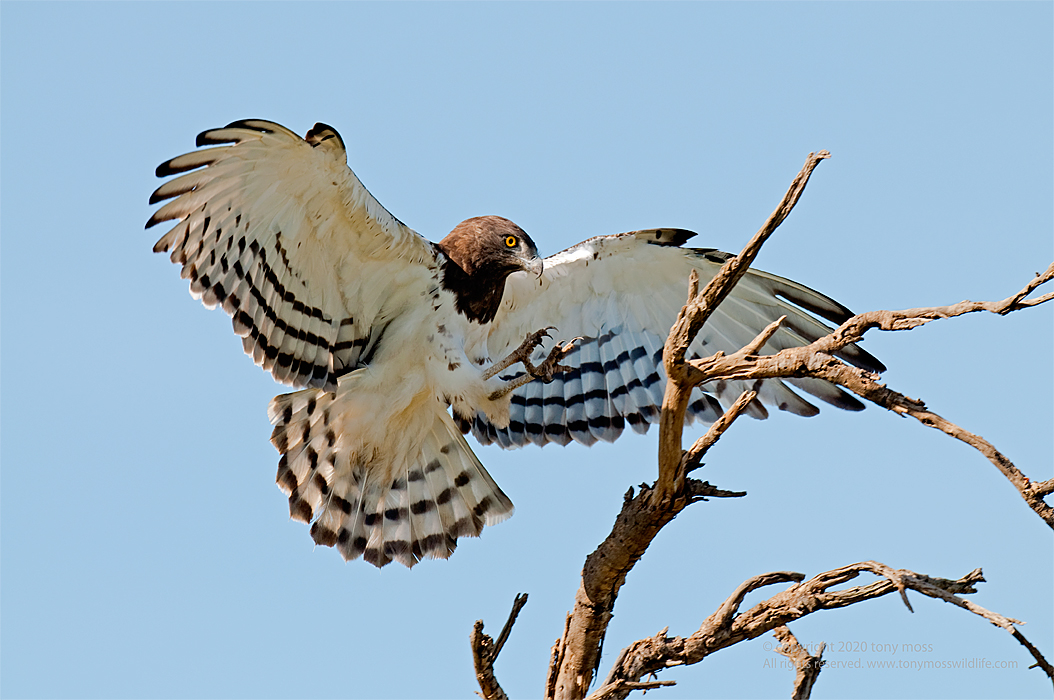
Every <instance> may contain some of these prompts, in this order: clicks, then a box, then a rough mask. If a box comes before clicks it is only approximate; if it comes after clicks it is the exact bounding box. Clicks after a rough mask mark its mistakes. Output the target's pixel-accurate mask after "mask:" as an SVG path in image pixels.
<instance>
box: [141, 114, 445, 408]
mask: <svg viewBox="0 0 1054 700" xmlns="http://www.w3.org/2000/svg"><path fill="white" fill-rule="evenodd" d="M210 144H229V145H222V146H219V147H217V148H207V149H203V150H199V151H194V152H192V153H188V154H186V155H182V156H178V157H176V158H173V159H172V160H170V161H168V162H167V163H164V164H162V165H161V166H159V167H158V169H157V174H158V176H159V177H166V176H169V175H178V177H176V178H174V179H172V180H169V181H168V182H166V183H164V184H163V185H161V186H160V187H159V188H158V189H157V190H156V191H155V192H154V194H153V196H152V197H151V198H150V201H151V203H152V204H153V203H157V202H161V201H164V200H166V199H171V200H172V201H170V202H168V203H167V204H165V205H164V206H162V207H161V208H160V209H158V210H157V212H155V213H154V215H153V216H152V217H151V218H150V220H149V221H148V222H147V228H149V227H151V226H153V225H155V224H158V223H160V222H162V221H167V220H176V221H177V222H178V223H177V224H176V225H175V227H173V228H172V229H171V230H170V231H169V232H168V233H166V234H165V235H164V236H163V237H162V238H161V239H160V240H159V241H158V242H157V244H156V245H155V246H154V250H155V251H157V252H161V251H165V252H170V253H171V258H172V261H173V262H175V263H178V264H180V265H182V268H183V269H182V275H183V277H184V278H189V279H190V281H191V293H192V294H193V295H194V296H195V297H197V298H200V299H201V300H202V302H203V303H204V304H205V305H206V306H208V307H210V308H212V307H215V306H216V305H222V306H223V309H224V311H226V312H227V313H228V314H229V315H230V316H231V317H232V319H233V322H234V329H235V332H236V333H237V334H238V335H240V336H242V337H243V339H244V342H243V345H244V348H245V351H246V353H248V354H250V355H252V357H253V360H254V361H255V362H256V364H258V365H261V366H262V367H263V368H264V369H266V370H268V371H270V372H271V373H272V374H273V375H274V377H275V379H277V380H278V381H280V382H283V383H286V384H291V385H294V386H315V387H325V388H329V389H332V388H334V387H335V385H336V380H337V379H338V378H339V377H340V376H343V375H344V374H346V373H347V372H350V371H351V370H353V369H355V368H356V367H357V366H359V365H360V364H361V360H362V358H363V357H364V356H365V355H366V354H367V353H368V351H369V349H370V347H371V345H370V344H371V339H372V340H374V341H375V340H376V338H375V337H374V336H375V329H374V327H373V326H374V324H375V322H376V321H377V320H378V319H379V318H384V317H388V318H390V317H391V316H392V315H393V313H394V312H397V310H395V309H393V308H392V306H393V305H394V304H400V303H406V302H407V300H408V299H411V298H417V297H419V296H420V294H422V293H424V292H426V291H427V290H428V289H429V288H430V287H434V285H435V279H436V274H437V269H436V263H435V251H434V248H433V246H432V244H431V243H429V242H428V241H427V240H425V239H424V238H423V237H421V236H420V235H418V234H417V233H415V232H414V231H413V230H412V229H410V228H409V227H407V226H406V225H405V224H403V223H402V222H401V221H399V220H398V219H396V218H395V217H394V216H392V215H391V214H390V213H389V212H388V211H387V210H386V209H385V208H384V207H382V206H381V204H380V203H379V202H378V201H377V200H376V199H374V197H373V195H371V194H370V193H369V191H367V189H366V188H365V187H364V186H363V185H362V183H361V182H360V181H359V179H358V177H356V176H355V173H354V172H352V171H351V169H350V168H348V166H347V153H346V152H345V149H344V143H343V141H342V140H341V138H340V136H339V135H338V134H337V132H336V131H335V130H334V129H332V128H331V127H327V126H325V125H323V124H316V125H315V127H314V128H313V129H312V130H311V131H309V132H308V135H307V138H306V139H303V138H300V137H299V136H298V135H296V134H294V133H293V132H292V131H289V130H288V129H286V128H285V127H282V126H279V125H278V124H274V123H273V122H268V121H262V120H244V121H240V122H234V123H232V124H230V125H228V126H227V127H225V128H222V129H214V130H211V131H206V132H204V133H202V134H201V135H199V136H198V146H204V145H210ZM188 171H189V172H188ZM396 282H398V286H399V290H398V291H399V293H396V294H392V293H391V289H392V287H393V286H395V285H396Z"/></svg>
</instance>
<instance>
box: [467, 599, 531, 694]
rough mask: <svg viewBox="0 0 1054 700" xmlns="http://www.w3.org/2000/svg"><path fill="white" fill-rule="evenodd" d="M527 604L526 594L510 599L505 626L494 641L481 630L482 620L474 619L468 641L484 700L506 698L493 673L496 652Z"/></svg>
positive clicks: (496, 658)
mask: <svg viewBox="0 0 1054 700" xmlns="http://www.w3.org/2000/svg"><path fill="white" fill-rule="evenodd" d="M526 604H527V594H526V593H518V594H516V598H515V599H514V600H513V601H512V611H511V612H510V613H509V619H508V620H506V621H505V626H504V627H502V628H501V634H499V635H498V641H497V642H496V643H495V642H494V640H493V639H491V638H490V635H488V634H486V633H484V632H483V620H476V624H474V625H473V626H472V634H470V635H469V643H470V644H471V646H472V665H473V666H474V667H475V669H476V682H477V683H479V689H480V692H479V693H477V695H479V696H480V697H481V698H484V700H508V696H507V695H505V691H504V690H502V689H501V685H499V684H498V679H497V677H495V675H494V662H495V661H497V660H498V654H500V653H501V649H502V647H504V646H505V642H506V641H508V639H509V634H510V633H511V632H512V626H513V625H514V624H516V617H517V616H518V615H519V614H520V610H521V609H523V606H524V605H526Z"/></svg>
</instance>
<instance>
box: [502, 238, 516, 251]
mask: <svg viewBox="0 0 1054 700" xmlns="http://www.w3.org/2000/svg"><path fill="white" fill-rule="evenodd" d="M505 245H507V246H508V247H509V248H515V247H516V236H505Z"/></svg>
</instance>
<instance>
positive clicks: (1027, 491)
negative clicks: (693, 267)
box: [660, 264, 1054, 529]
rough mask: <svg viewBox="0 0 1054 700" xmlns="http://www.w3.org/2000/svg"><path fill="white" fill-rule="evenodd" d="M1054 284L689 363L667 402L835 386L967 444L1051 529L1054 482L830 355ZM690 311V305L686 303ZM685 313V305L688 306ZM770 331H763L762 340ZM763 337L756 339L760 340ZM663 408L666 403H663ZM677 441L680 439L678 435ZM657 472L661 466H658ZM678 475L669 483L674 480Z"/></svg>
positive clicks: (1005, 309) (1006, 306)
mask: <svg viewBox="0 0 1054 700" xmlns="http://www.w3.org/2000/svg"><path fill="white" fill-rule="evenodd" d="M1051 279H1054V264H1052V265H1051V266H1050V267H1048V268H1047V271H1046V272H1045V273H1043V274H1042V275H1038V276H1036V277H1035V278H1034V279H1033V280H1031V281H1030V282H1029V283H1028V284H1027V285H1025V287H1024V288H1023V289H1021V291H1019V292H1017V293H1016V294H1013V295H1011V296H1009V297H1007V298H1006V299H1003V300H1001V301H991V302H975V301H963V302H960V303H958V304H954V305H951V306H935V307H926V308H918V309H907V310H904V311H869V312H867V313H862V314H858V315H856V316H853V317H852V318H850V319H849V320H847V321H846V322H845V323H843V324H842V325H841V326H840V327H839V328H837V329H836V330H835V331H833V332H832V333H830V334H829V335H826V336H824V337H823V338H820V339H818V340H816V341H815V342H814V343H811V344H810V345H806V346H804V347H797V348H787V349H786V350H781V351H780V352H778V353H776V354H775V355H765V356H761V357H758V356H755V355H754V354H753V353H751V352H748V351H747V350H748V349H749V348H750V347H752V346H753V345H755V344H756V341H755V342H754V343H751V345H750V346H748V347H747V348H744V349H743V350H740V351H739V352H736V353H733V354H731V355H724V354H721V353H718V354H717V355H713V356H711V357H707V358H702V359H697V360H688V361H687V362H685V363H683V365H682V369H681V371H680V374H681V376H682V379H681V380H680V381H679V382H678V383H677V387H675V388H674V389H671V388H670V385H671V384H673V382H670V383H669V384H668V385H667V390H666V391H667V397H670V396H671V392H674V393H675V395H676V396H678V397H680V396H681V395H682V394H683V395H685V396H687V395H689V394H688V393H687V391H690V388H689V387H692V386H696V385H698V384H702V383H705V382H710V381H716V380H731V379H738V380H759V379H773V378H782V377H813V378H816V379H824V380H827V381H829V382H831V383H833V384H838V385H839V386H842V387H844V388H846V389H848V390H849V391H852V392H853V393H855V394H857V395H858V396H861V397H863V398H865V399H867V400H869V401H871V402H872V403H875V404H877V405H879V406H882V407H883V408H886V409H888V410H890V411H893V412H895V413H899V414H901V415H905V416H911V417H912V418H915V419H916V420H918V421H919V422H920V423H922V424H923V425H926V426H929V427H931V428H936V429H937V430H940V431H941V432H943V433H945V434H946V435H949V436H951V437H953V438H955V439H957V440H960V441H962V442H965V443H966V444H967V445H970V446H971V447H973V448H974V449H976V450H977V451H978V452H980V453H981V454H982V455H984V456H985V457H986V458H987V459H988V460H989V461H990V462H991V463H992V464H993V465H995V467H996V468H997V469H999V471H1000V472H1001V473H1002V474H1003V476H1005V477H1006V479H1007V480H1008V481H1009V482H1010V483H1011V484H1012V485H1013V486H1014V488H1016V489H1017V491H1018V493H1019V494H1020V495H1021V497H1022V498H1023V499H1024V500H1025V502H1026V503H1027V504H1028V506H1029V508H1031V509H1032V510H1033V511H1034V512H1035V513H1036V514H1037V515H1039V517H1040V518H1042V519H1043V521H1044V522H1046V523H1047V525H1048V526H1049V527H1051V528H1052V529H1054V508H1052V507H1051V506H1050V505H1048V504H1047V503H1046V502H1045V501H1044V500H1043V499H1044V498H1045V497H1046V496H1048V495H1050V494H1051V493H1054V479H1050V480H1047V481H1042V482H1038V483H1033V482H1032V481H1031V480H1030V479H1029V478H1028V477H1027V476H1025V474H1024V473H1023V472H1022V471H1021V470H1020V469H1018V468H1017V467H1016V466H1015V465H1014V464H1013V462H1011V461H1010V460H1009V459H1008V458H1007V457H1006V456H1005V455H1004V454H1003V453H1001V452H1000V451H999V450H997V449H996V448H995V446H994V445H992V444H991V443H989V442H988V441H987V440H985V439H984V438H983V437H981V436H979V435H975V434H974V433H971V432H969V431H967V430H965V429H963V428H961V427H960V426H958V425H956V424H955V423H952V422H951V421H949V420H947V419H945V418H943V417H942V416H940V415H938V414H936V413H934V412H932V411H930V410H929V409H927V407H926V404H925V403H924V402H923V401H920V400H918V399H912V398H908V397H907V396H905V395H904V394H901V393H899V392H897V391H894V390H892V389H889V388H887V387H886V386H885V385H884V384H881V383H880V382H879V381H878V377H877V376H876V375H873V374H871V373H869V372H866V371H864V370H862V369H859V368H856V367H851V366H849V365H847V364H845V363H844V362H842V361H841V360H839V359H837V358H836V357H835V356H834V354H835V353H836V352H837V351H839V350H841V349H842V348H844V347H846V346H847V345H850V344H852V343H857V342H860V340H861V339H862V338H863V336H864V334H865V333H866V332H867V331H868V330H870V329H872V328H877V329H880V330H887V331H897V330H909V329H911V328H917V327H918V326H920V325H923V324H925V323H929V322H930V321H932V320H936V319H940V318H953V317H955V316H961V315H963V314H967V313H972V312H975V311H990V312H992V313H997V314H1001V315H1005V314H1008V313H1011V312H1012V311H1017V310H1020V309H1024V308H1028V307H1030V306H1033V305H1034V304H1033V303H1032V302H1035V303H1042V302H1043V301H1049V300H1050V299H1052V298H1054V296H1052V295H1045V296H1044V297H1040V298H1037V299H1034V300H1028V299H1025V297H1026V296H1027V295H1028V294H1029V293H1031V292H1032V291H1034V290H1035V289H1036V288H1037V287H1038V286H1039V285H1041V284H1043V283H1045V282H1048V281H1050V280H1051ZM689 306H690V304H689ZM686 308H687V306H686ZM766 332H768V329H766V330H765V331H763V332H762V336H763V335H764V334H765V333H766ZM760 337H761V336H759V338H760ZM663 405H664V408H665V405H666V404H665V402H664V404H663ZM677 441H678V443H679V441H680V434H678V436H677ZM661 456H662V453H661V452H660V457H661ZM660 469H661V467H660ZM675 477H676V474H675V473H674V475H673V476H672V477H671V478H675Z"/></svg>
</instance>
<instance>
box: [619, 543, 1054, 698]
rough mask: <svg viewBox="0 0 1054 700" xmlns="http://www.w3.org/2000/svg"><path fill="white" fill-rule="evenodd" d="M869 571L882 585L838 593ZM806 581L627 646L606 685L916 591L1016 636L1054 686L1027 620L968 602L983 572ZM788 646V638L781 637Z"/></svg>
mask: <svg viewBox="0 0 1054 700" xmlns="http://www.w3.org/2000/svg"><path fill="white" fill-rule="evenodd" d="M862 573H871V574H874V575H876V576H879V577H881V580H879V581H876V582H874V583H870V584H867V585H862V586H853V587H852V588H845V589H840V590H832V588H833V587H834V586H838V585H841V584H844V583H847V582H848V581H851V580H853V579H855V578H856V577H857V576H859V575H860V574H862ZM804 578H805V577H804V576H802V575H801V574H793V573H788V572H775V573H771V574H764V575H762V576H756V577H753V578H751V579H748V580H747V581H745V582H744V583H743V584H741V585H740V586H739V587H738V588H737V589H736V590H735V591H734V592H733V593H732V595H731V596H729V597H728V599H727V600H726V601H725V602H724V603H723V604H722V605H721V606H720V607H719V608H718V609H717V610H716V611H714V613H713V614H712V615H710V617H708V618H707V619H706V620H705V621H704V622H703V624H702V625H701V626H700V627H699V629H698V630H696V631H695V632H694V633H693V634H691V635H690V636H688V637H670V636H668V635H667V632H666V630H663V631H661V632H660V633H659V634H657V635H655V636H654V637H649V638H647V639H642V640H639V641H637V642H634V643H633V644H631V645H630V646H628V647H626V649H624V650H623V651H622V653H621V654H619V657H618V659H617V660H616V662H615V665H614V666H613V667H612V669H611V672H610V673H609V674H608V676H607V679H606V680H605V682H604V685H605V687H606V686H609V685H613V684H617V683H618V682H619V681H629V682H632V681H636V680H639V679H641V678H643V677H644V676H646V675H653V674H656V673H658V672H660V671H662V670H663V669H665V668H669V667H671V666H680V665H688V664H696V663H699V662H700V661H702V660H703V659H705V658H706V657H708V656H710V655H711V654H713V653H715V652H717V651H720V650H721V649H725V648H727V647H730V646H732V645H734V644H738V643H739V642H742V641H744V640H747V639H755V638H757V637H759V636H761V635H762V634H765V633H766V632H770V631H773V630H779V629H781V628H782V629H786V627H785V626H786V625H787V623H789V622H793V621H794V620H798V619H800V618H802V617H805V616H807V615H811V614H812V613H815V612H819V611H821V610H833V609H836V608H843V607H846V606H849V605H854V604H856V603H860V602H863V601H866V600H872V599H874V598H880V597H882V596H885V595H889V594H890V593H899V594H900V595H901V598H902V599H903V600H904V602H905V604H906V605H908V609H909V610H910V609H911V606H910V604H909V603H908V599H907V592H908V591H909V590H913V591H917V592H919V593H922V594H923V595H926V596H929V597H931V598H937V599H940V600H944V601H945V602H949V603H952V604H954V605H958V606H959V607H962V608H964V609H966V610H969V611H970V612H972V613H974V614H976V615H979V616H981V617H983V618H985V619H986V620H988V621H989V622H990V623H992V624H993V625H996V626H997V627H1000V628H1002V629H1005V630H1006V631H1007V632H1010V633H1011V634H1012V635H1013V636H1014V638H1015V639H1017V640H1018V641H1019V642H1020V643H1021V644H1022V645H1023V646H1024V647H1025V648H1026V649H1028V651H1029V653H1030V654H1032V656H1033V658H1035V660H1036V664H1035V665H1036V666H1037V667H1039V668H1042V669H1043V671H1044V672H1045V673H1046V674H1047V676H1048V677H1050V678H1051V680H1052V682H1054V670H1052V669H1051V666H1050V664H1049V663H1048V662H1047V661H1046V659H1045V658H1043V655H1042V654H1040V653H1039V651H1038V650H1037V649H1036V648H1035V647H1034V646H1033V645H1032V644H1031V643H1029V642H1028V640H1027V639H1025V638H1024V636H1023V635H1022V634H1021V632H1020V630H1018V629H1017V628H1016V626H1015V625H1017V624H1021V623H1020V622H1018V621H1017V620H1013V619H1010V618H1007V617H1004V616H1002V615H1000V614H998V613H994V612H991V611H989V610H986V609H984V608H982V607H981V606H979V605H977V604H975V603H973V602H971V601H968V600H965V599H964V598H961V597H960V596H961V595H962V594H966V593H975V592H976V589H975V587H974V586H975V584H977V583H981V582H983V581H984V577H983V576H982V574H981V570H980V569H975V570H973V571H971V572H970V573H968V574H966V575H965V576H963V577H962V578H960V579H957V580H954V581H952V580H948V579H941V578H932V577H930V576H925V575H922V574H917V573H915V572H913V571H908V570H906V569H892V568H890V567H888V566H886V565H885V564H881V563H879V562H875V561H865V562H860V563H858V564H850V565H849V566H843V567H841V568H839V569H834V570H832V571H826V572H824V573H822V574H818V575H817V576H814V577H813V578H811V579H809V580H807V581H805V580H803V579H804ZM786 581H800V583H798V582H796V583H793V584H792V585H791V586H790V587H789V588H787V589H785V590H783V591H781V592H779V593H777V594H776V595H774V596H772V597H771V598H769V599H768V600H764V601H762V602H760V603H758V604H757V605H755V606H754V607H752V608H750V609H749V610H745V611H742V612H740V610H739V606H740V605H741V604H742V602H743V597H744V595H745V594H746V593H747V592H749V591H751V590H755V589H757V588H760V587H762V586H768V585H773V584H777V583H782V582H786ZM787 634H789V630H788V631H787ZM777 636H779V635H777ZM792 638H793V636H792ZM781 641H784V640H782V639H781ZM796 641H797V640H795V643H796ZM787 651H789V652H790V653H791V654H792V655H794V656H798V657H799V658H801V656H800V654H798V653H797V652H796V651H795V650H794V649H793V647H791V648H788V649H787ZM802 651H803V652H804V650H802ZM810 658H816V661H817V662H816V663H815V673H814V674H813V678H812V680H813V681H814V680H815V675H816V674H818V673H819V664H818V661H819V658H818V656H817V657H810ZM800 670H801V669H800V667H799V671H800ZM799 681H801V682H800V683H798V684H797V685H796V690H797V691H801V693H803V694H800V695H796V697H808V693H807V690H805V689H806V688H811V683H812V681H808V680H802V679H801V677H800V675H799ZM806 684H807V685H806ZM627 694H628V693H622V694H615V695H612V696H609V697H615V698H624V697H626V695H627Z"/></svg>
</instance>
